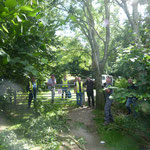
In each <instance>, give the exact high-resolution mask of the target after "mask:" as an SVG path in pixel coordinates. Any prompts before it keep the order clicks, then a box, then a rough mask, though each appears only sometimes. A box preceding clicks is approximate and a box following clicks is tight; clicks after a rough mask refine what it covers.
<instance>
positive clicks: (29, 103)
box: [28, 92, 33, 108]
mask: <svg viewBox="0 0 150 150" xmlns="http://www.w3.org/2000/svg"><path fill="white" fill-rule="evenodd" d="M32 99H33V93H32V92H30V93H29V100H28V108H30V106H31V102H32Z"/></svg>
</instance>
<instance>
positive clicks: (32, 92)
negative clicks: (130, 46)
mask: <svg viewBox="0 0 150 150" xmlns="http://www.w3.org/2000/svg"><path fill="white" fill-rule="evenodd" d="M94 84H95V83H94V81H93V80H92V79H90V78H89V77H87V79H86V81H85V82H83V81H82V80H81V77H76V78H75V80H74V87H75V88H74V92H75V93H76V100H77V105H78V106H81V107H83V96H84V87H85V86H86V92H87V97H88V107H91V108H94V107H95V103H94ZM128 84H129V86H128V89H129V90H133V89H135V85H134V84H133V81H132V79H128ZM55 85H56V78H55V76H54V74H52V75H51V78H50V79H49V80H48V82H47V86H48V89H49V90H50V91H51V96H52V97H51V103H54V98H55ZM61 87H62V99H63V98H64V97H65V99H66V98H67V96H68V91H69V89H70V84H69V81H68V80H67V77H66V75H65V76H64V78H63V79H62V84H61ZM37 88H38V86H37V82H36V80H35V78H34V77H32V79H31V81H29V83H28V91H29V100H28V107H29V108H30V106H31V101H32V99H34V105H35V104H36V94H37ZM112 94H113V89H112V78H111V77H110V76H107V78H106V84H105V85H104V95H105V107H104V114H105V117H104V120H105V122H104V125H108V124H109V123H112V122H114V119H113V116H112V113H111V105H112V102H113V99H112V98H111V95H112ZM91 99H92V101H91ZM135 101H136V97H133V96H131V97H127V101H126V108H127V110H128V114H131V107H130V105H131V104H133V106H134V105H135Z"/></svg>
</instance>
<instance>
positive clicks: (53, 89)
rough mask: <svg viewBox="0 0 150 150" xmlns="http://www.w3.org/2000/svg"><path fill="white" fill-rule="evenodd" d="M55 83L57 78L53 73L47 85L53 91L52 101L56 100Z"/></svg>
mask: <svg viewBox="0 0 150 150" xmlns="http://www.w3.org/2000/svg"><path fill="white" fill-rule="evenodd" d="M55 84H56V78H55V76H54V74H52V75H51V78H50V79H49V80H48V82H47V85H48V89H49V90H50V91H51V93H52V101H51V103H53V102H54V97H55Z"/></svg>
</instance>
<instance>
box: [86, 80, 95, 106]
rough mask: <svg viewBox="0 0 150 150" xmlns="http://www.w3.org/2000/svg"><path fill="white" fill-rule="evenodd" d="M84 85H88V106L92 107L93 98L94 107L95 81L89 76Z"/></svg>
mask: <svg viewBox="0 0 150 150" xmlns="http://www.w3.org/2000/svg"><path fill="white" fill-rule="evenodd" d="M84 85H86V86H87V89H86V92H87V96H88V106H89V107H91V100H90V98H91V99H92V108H94V91H93V90H94V82H93V81H92V80H91V79H90V78H89V77H88V78H87V80H86V82H85V83H84Z"/></svg>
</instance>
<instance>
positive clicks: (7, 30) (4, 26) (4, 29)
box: [2, 24, 9, 33]
mask: <svg viewBox="0 0 150 150" xmlns="http://www.w3.org/2000/svg"><path fill="white" fill-rule="evenodd" d="M2 27H3V29H4V30H5V31H6V32H7V33H9V32H8V30H7V29H6V27H5V26H4V25H3V24H2Z"/></svg>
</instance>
